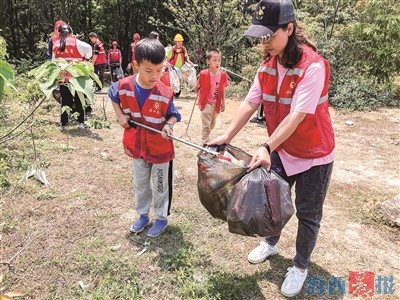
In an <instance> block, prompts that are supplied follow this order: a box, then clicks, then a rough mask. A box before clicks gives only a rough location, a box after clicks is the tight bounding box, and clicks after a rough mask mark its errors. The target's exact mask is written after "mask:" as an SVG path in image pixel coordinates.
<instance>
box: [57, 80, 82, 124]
mask: <svg viewBox="0 0 400 300" xmlns="http://www.w3.org/2000/svg"><path fill="white" fill-rule="evenodd" d="M60 94H61V107H63V106H69V107H70V108H71V109H72V111H71V112H72V113H73V112H77V113H79V116H78V122H79V123H84V121H85V112H84V111H83V107H82V102H81V100H80V99H79V97H78V94H75V97H74V96H72V94H71V92H70V90H69V89H68V87H66V86H65V85H60ZM67 124H68V113H67V112H66V111H64V112H63V113H62V114H61V126H66V125H67Z"/></svg>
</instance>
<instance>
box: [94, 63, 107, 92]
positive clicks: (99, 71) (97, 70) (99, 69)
mask: <svg viewBox="0 0 400 300" xmlns="http://www.w3.org/2000/svg"><path fill="white" fill-rule="evenodd" d="M105 66H106V65H105V64H100V65H94V72H95V73H96V74H97V76H99V79H100V82H101V85H102V86H104V68H105ZM96 89H97V90H100V89H101V88H100V87H99V85H98V84H97V83H96Z"/></svg>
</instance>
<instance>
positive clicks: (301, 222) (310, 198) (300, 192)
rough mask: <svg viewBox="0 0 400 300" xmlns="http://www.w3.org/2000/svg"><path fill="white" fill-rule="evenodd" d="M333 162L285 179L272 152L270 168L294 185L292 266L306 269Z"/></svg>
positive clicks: (269, 239) (271, 239) (274, 238)
mask: <svg viewBox="0 0 400 300" xmlns="http://www.w3.org/2000/svg"><path fill="white" fill-rule="evenodd" d="M332 168H333V162H332V163H329V164H326V165H321V166H315V167H312V168H311V169H309V170H307V171H305V172H302V173H299V174H296V175H293V176H287V175H286V172H285V169H284V167H283V165H282V161H281V159H280V157H279V155H278V154H277V153H276V152H272V153H271V169H272V170H274V171H275V172H276V173H277V174H279V175H280V176H281V177H282V178H283V179H285V180H286V181H287V182H288V183H289V185H290V187H292V186H293V184H294V183H296V186H295V191H296V199H295V205H296V217H297V219H298V229H297V238H296V256H295V257H294V259H293V261H294V265H295V266H296V267H298V268H300V269H307V268H308V266H309V264H310V256H311V253H312V251H313V250H314V248H315V244H316V242H317V237H318V232H319V228H320V223H321V219H322V206H323V204H324V200H325V197H326V193H327V191H328V186H329V181H330V179H331V174H332ZM279 237H280V235H278V236H271V237H267V238H266V240H267V243H268V244H270V245H276V244H277V243H278V240H279Z"/></svg>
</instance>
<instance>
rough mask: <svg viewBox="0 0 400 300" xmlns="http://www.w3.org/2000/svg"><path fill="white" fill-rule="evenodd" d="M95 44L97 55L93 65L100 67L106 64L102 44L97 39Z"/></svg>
mask: <svg viewBox="0 0 400 300" xmlns="http://www.w3.org/2000/svg"><path fill="white" fill-rule="evenodd" d="M96 44H97V45H99V48H100V50H99V54H98V55H97V58H96V61H95V62H94V65H102V64H106V63H107V58H106V52H105V51H104V46H103V43H102V42H101V41H100V40H99V39H98V40H97V41H96Z"/></svg>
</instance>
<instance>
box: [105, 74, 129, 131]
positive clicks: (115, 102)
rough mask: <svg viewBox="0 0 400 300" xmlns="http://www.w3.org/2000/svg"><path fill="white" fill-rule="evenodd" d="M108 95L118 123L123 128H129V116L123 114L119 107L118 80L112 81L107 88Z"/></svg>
mask: <svg viewBox="0 0 400 300" xmlns="http://www.w3.org/2000/svg"><path fill="white" fill-rule="evenodd" d="M108 97H109V98H110V99H111V103H112V106H113V108H114V111H115V115H116V116H117V118H118V123H119V125H121V127H123V128H129V124H128V120H129V119H130V117H129V116H128V115H125V114H124V112H123V111H122V109H121V102H120V100H119V93H118V82H116V83H113V84H112V85H111V86H110V87H109V88H108Z"/></svg>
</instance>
